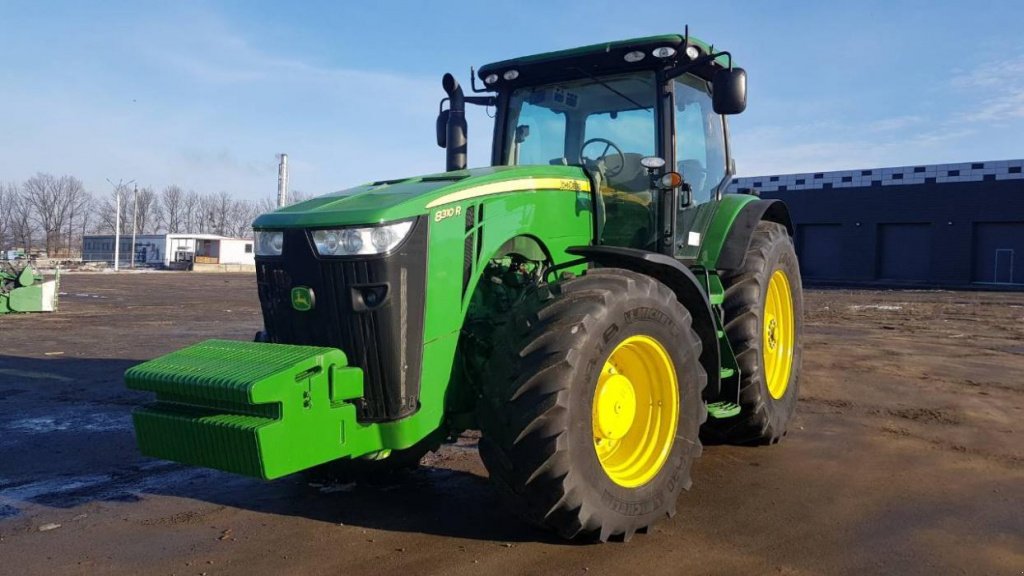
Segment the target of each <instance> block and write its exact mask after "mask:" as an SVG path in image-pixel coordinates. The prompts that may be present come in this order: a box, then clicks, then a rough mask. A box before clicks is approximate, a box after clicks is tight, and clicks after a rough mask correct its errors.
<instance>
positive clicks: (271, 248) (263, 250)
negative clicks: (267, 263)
mask: <svg viewBox="0 0 1024 576" xmlns="http://www.w3.org/2000/svg"><path fill="white" fill-rule="evenodd" d="M283 247H284V232H256V255H257V256H280V255H281V248H283Z"/></svg>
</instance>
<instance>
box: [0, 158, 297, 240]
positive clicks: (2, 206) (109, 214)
mask: <svg viewBox="0 0 1024 576" xmlns="http://www.w3.org/2000/svg"><path fill="white" fill-rule="evenodd" d="M136 190H138V191H137V192H136ZM118 195H119V196H120V198H121V202H120V206H121V209H120V212H121V233H122V234H128V235H130V234H131V233H132V222H133V220H134V223H135V233H136V234H156V233H162V232H167V233H203V234H219V235H221V236H231V237H236V238H251V237H252V221H253V220H254V219H255V218H256V217H257V216H259V215H260V214H262V213H264V212H270V211H272V210H274V209H275V208H276V198H264V199H261V200H248V199H243V198H235V197H234V196H233V195H232V194H231V193H229V192H224V191H221V192H214V193H202V192H196V191H195V190H185V189H183V188H182V187H181V186H178V185H175V184H172V185H170V186H166V187H164V188H163V189H160V190H157V189H155V188H152V187H149V186H140V187H138V188H137V189H136V187H135V186H134V185H126V184H123V183H122V184H118V185H116V186H115V187H114V190H112V191H111V192H109V193H106V194H99V195H97V194H93V193H91V192H89V191H88V190H86V189H85V186H84V185H83V184H82V181H81V180H79V179H78V178H76V177H74V176H68V175H65V176H54V175H52V174H44V173H38V174H36V175H35V176H32V177H31V178H29V179H27V180H25V181H24V182H20V183H10V182H7V183H4V182H0V249H13V248H23V249H24V250H25V251H26V252H46V253H47V254H48V255H49V256H50V257H73V256H76V255H78V254H79V253H80V251H81V249H82V237H83V236H84V235H86V234H113V233H114V230H115V227H116V226H117V224H116V222H117V212H118V210H117V196H118ZM307 198H308V196H306V195H304V194H302V193H301V192H290V193H289V200H290V201H292V202H299V201H302V200H305V199H307Z"/></svg>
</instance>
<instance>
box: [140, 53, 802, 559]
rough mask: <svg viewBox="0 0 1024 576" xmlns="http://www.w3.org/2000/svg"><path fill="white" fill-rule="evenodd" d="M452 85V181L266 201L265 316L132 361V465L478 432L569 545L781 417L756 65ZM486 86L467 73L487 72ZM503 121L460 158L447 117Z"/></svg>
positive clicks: (312, 463) (617, 58)
mask: <svg viewBox="0 0 1024 576" xmlns="http://www.w3.org/2000/svg"><path fill="white" fill-rule="evenodd" d="M471 75H472V76H473V82H472V86H473V90H474V92H475V93H476V94H477V95H467V94H465V93H464V92H463V90H462V88H461V87H460V86H459V84H458V82H457V81H456V80H455V79H454V78H453V77H452V76H451V75H450V74H448V75H445V77H444V81H443V87H444V89H445V91H446V92H447V98H445V99H443V100H442V104H441V110H442V111H441V112H440V115H439V118H438V122H437V140H438V144H439V145H441V146H442V147H444V148H445V149H446V151H447V152H446V154H447V171H446V172H443V173H439V174H431V175H428V176H418V177H413V178H399V179H394V180H382V181H378V182H372V183H369V184H365V185H362V186H358V187H356V188H352V189H348V190H343V191H340V192H335V193H332V194H327V195H325V196H321V197H318V198H315V199H313V200H309V201H306V202H302V203H299V204H296V205H293V206H289V207H286V208H282V209H280V210H277V211H275V212H272V213H269V214H264V215H262V216H260V217H259V218H258V219H257V220H256V221H255V223H254V228H255V230H256V232H257V241H256V245H257V249H256V268H257V284H258V289H259V298H260V303H261V306H262V310H263V319H264V327H265V330H263V331H261V332H259V333H258V334H257V337H256V341H255V342H236V341H223V340H211V341H207V342H203V343H200V344H197V345H194V346H191V347H189V348H185V349H183V350H180V351H178V352H174V353H172V354H170V355H168V356H164V357H161V358H158V359H155V360H152V361H150V362H146V363H144V364H141V365H139V366H136V367H134V368H132V369H130V370H128V372H127V373H126V380H127V383H128V385H129V386H130V387H131V388H134V389H140V390H149V391H154V392H156V401H155V402H154V403H152V404H149V405H147V406H144V407H141V408H139V409H137V410H136V412H135V415H134V421H135V428H136V432H137V437H138V442H139V445H140V447H141V450H142V451H143V453H145V454H147V455H151V456H155V457H160V458H165V459H170V460H176V461H179V462H185V463H190V464H195V465H201V466H209V467H213V468H218V469H221V470H227V471H231V472H236V473H240V474H247V475H251V476H255V477H260V478H267V479H271V478H278V477H281V476H284V475H287V474H292V473H295V472H299V471H303V470H313V471H328V472H331V473H334V474H338V475H360V474H362V475H371V476H372V475H375V474H383V473H386V472H387V471H389V470H394V469H397V468H403V467H409V466H413V465H415V464H416V463H418V462H419V460H420V458H421V457H422V456H423V455H424V454H426V453H427V451H429V450H432V449H436V448H437V447H438V446H439V445H440V443H442V442H444V441H445V440H449V439H451V438H454V437H456V436H457V435H458V434H460V433H461V432H462V431H464V430H469V429H479V430H480V431H481V432H482V435H481V440H480V445H479V448H480V455H481V457H482V459H483V462H484V464H485V465H486V467H487V470H488V471H489V473H490V477H491V480H492V481H493V483H494V484H495V485H496V487H497V488H498V490H499V491H500V492H501V493H502V494H504V495H505V496H506V497H507V499H508V500H509V501H510V503H511V505H512V508H513V509H514V510H516V511H518V512H519V513H521V514H522V515H523V516H525V517H526V518H527V519H528V520H530V521H532V522H535V523H538V524H540V525H543V526H546V527H548V528H550V529H552V530H554V531H556V532H557V533H559V534H561V535H562V536H564V537H566V538H577V537H578V538H599V539H600V540H602V541H605V540H608V539H609V538H622V539H625V540H628V539H629V538H630V537H632V536H633V534H634V533H635V532H636V531H638V530H643V529H646V528H647V527H648V526H649V525H651V524H652V523H654V522H656V521H658V520H659V519H661V518H664V517H666V516H672V515H673V514H674V513H675V511H676V500H677V496H678V495H679V493H680V491H681V490H684V489H688V488H689V487H690V484H691V480H690V471H691V467H692V465H693V462H694V460H695V459H696V458H697V456H699V455H700V453H701V446H702V444H701V438H702V437H703V438H704V439H705V440H710V441H713V442H732V443H745V444H772V443H775V442H778V441H779V440H780V439H781V438H782V437H783V436H784V435H785V433H786V427H787V424H788V423H789V421H790V419H791V418H792V416H793V412H794V408H795V407H796V399H797V387H798V376H799V370H800V355H801V323H802V313H803V310H802V294H801V282H800V272H799V269H798V265H797V259H796V256H795V253H794V248H793V242H792V239H791V236H792V224H791V222H790V217H789V214H788V211H787V208H786V206H785V205H784V204H782V203H780V202H778V201H774V200H761V199H759V198H757V197H755V196H751V195H741V194H729V193H726V188H727V186H728V184H729V182H730V178H731V175H732V173H733V172H734V164H733V161H732V159H731V157H730V155H729V147H728V131H727V125H726V120H725V115H729V114H736V113H739V112H742V111H743V110H744V108H745V106H746V73H745V72H744V71H743V70H742V69H740V68H737V67H733V65H732V60H731V56H730V55H729V54H728V53H726V52H716V51H714V49H713V48H712V47H711V46H709V45H708V44H705V43H704V42H701V41H699V40H696V39H694V38H691V37H689V34H688V33H687V34H685V35H665V36H654V37H648V38H640V39H634V40H626V41H621V42H611V43H605V44H599V45H593V46H586V47H583V48H577V49H573V50H565V51H559V52H551V53H546V54H540V55H535V56H528V57H524V58H516V59H512V60H506V61H502V62H497V63H494V64H489V65H487V66H484V67H483V68H481V69H480V70H479V72H478V73H475V74H474V73H473V72H471ZM478 81H479V82H481V83H482V87H481V88H477V82H478ZM466 105H477V106H487V107H491V108H493V110H494V111H495V112H494V113H495V127H494V134H493V148H492V154H491V166H489V167H486V168H476V169H467V168H466V120H465V106H466Z"/></svg>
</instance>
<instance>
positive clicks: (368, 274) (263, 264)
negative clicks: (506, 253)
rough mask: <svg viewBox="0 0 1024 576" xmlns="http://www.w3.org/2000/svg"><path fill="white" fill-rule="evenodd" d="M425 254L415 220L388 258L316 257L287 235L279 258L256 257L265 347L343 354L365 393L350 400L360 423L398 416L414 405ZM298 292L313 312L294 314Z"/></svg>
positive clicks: (305, 239) (421, 225)
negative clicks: (304, 293) (359, 373)
mask: <svg viewBox="0 0 1024 576" xmlns="http://www.w3.org/2000/svg"><path fill="white" fill-rule="evenodd" d="M426 254H427V224H426V222H425V221H424V220H423V219H422V218H421V219H418V220H417V221H416V223H415V224H414V225H413V229H412V231H411V232H410V233H409V238H408V239H407V240H406V241H405V242H404V243H403V244H402V246H401V247H400V248H399V250H398V251H397V252H395V253H393V254H390V255H388V256H377V257H359V258H344V259H342V258H320V257H318V256H317V255H316V251H315V249H314V248H313V245H312V243H311V239H310V238H309V236H308V235H307V233H306V231H304V230H289V231H286V232H285V238H284V252H283V253H282V255H281V256H280V257H276V258H268V257H261V258H257V261H256V277H257V283H258V286H259V294H260V304H261V306H262V308H263V321H264V324H265V326H266V330H267V336H268V339H269V341H270V342H274V343H280V344H305V345H315V346H330V347H333V348H338V349H340V350H342V351H343V352H344V353H345V355H346V356H347V357H348V361H349V364H350V365H352V366H358V367H360V368H362V369H363V373H364V384H363V386H364V394H363V398H362V399H360V400H358V401H356V407H357V413H358V418H359V420H360V421H362V422H383V421H389V420H395V419H398V418H404V417H406V416H409V415H410V414H412V413H414V412H415V411H416V410H417V408H418V407H419V392H420V373H421V367H422V360H423V358H422V355H423V308H424V299H425V281H426ZM296 286H305V287H308V288H310V289H311V290H312V292H313V296H314V307H313V309H312V310H310V311H308V312H300V311H297V310H295V309H293V308H292V305H291V289H292V288H293V287H296ZM381 301H383V303H380V302H381Z"/></svg>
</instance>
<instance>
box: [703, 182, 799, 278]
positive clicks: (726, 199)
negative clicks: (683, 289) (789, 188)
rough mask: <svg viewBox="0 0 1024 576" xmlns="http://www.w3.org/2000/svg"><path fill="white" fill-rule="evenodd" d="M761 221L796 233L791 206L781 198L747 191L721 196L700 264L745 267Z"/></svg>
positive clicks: (704, 265) (706, 266)
mask: <svg viewBox="0 0 1024 576" xmlns="http://www.w3.org/2000/svg"><path fill="white" fill-rule="evenodd" d="M762 220H767V221H770V222H778V223H779V224H782V225H783V226H785V227H786V229H787V230H789V234H790V235H793V221H792V219H791V218H790V216H789V208H787V207H786V204H785V203H784V202H782V201H781V200H761V199H760V198H757V197H756V196H750V195H747V194H726V195H724V196H722V199H721V200H719V202H718V206H717V207H716V209H715V214H714V216H713V217H712V219H711V225H710V226H708V231H707V234H706V235H705V240H704V244H703V245H702V246H701V250H700V253H699V254H698V256H697V265H698V266H701V267H703V268H705V269H707V270H731V269H735V268H739V267H740V266H742V265H743V260H744V258H745V257H746V253H747V248H748V247H750V239H751V238H752V237H753V234H754V229H755V228H756V227H757V224H758V222H761V221H762Z"/></svg>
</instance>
